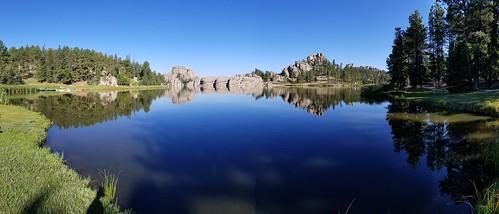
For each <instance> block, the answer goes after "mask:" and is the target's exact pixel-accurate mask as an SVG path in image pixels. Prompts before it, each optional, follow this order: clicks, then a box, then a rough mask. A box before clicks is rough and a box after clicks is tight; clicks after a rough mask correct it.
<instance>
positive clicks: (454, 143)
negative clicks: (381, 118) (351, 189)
mask: <svg viewBox="0 0 499 214" xmlns="http://www.w3.org/2000/svg"><path fill="white" fill-rule="evenodd" d="M388 113H389V114H388V117H387V120H388V124H389V125H390V127H391V130H392V136H393V141H394V148H395V151H396V152H403V151H405V152H406V153H407V155H408V157H407V161H408V163H409V164H411V165H412V166H414V167H415V166H417V165H418V164H420V163H421V161H422V160H421V159H423V158H426V164H427V165H428V167H429V168H430V169H432V170H440V169H445V170H446V172H447V175H446V176H445V177H444V178H443V179H442V180H441V181H440V188H441V191H442V192H443V193H447V194H449V195H450V196H451V197H452V198H453V199H454V200H462V199H463V198H462V197H463V196H467V195H473V194H474V193H475V189H474V187H473V184H472V182H474V183H475V184H476V185H477V187H478V189H483V188H485V187H486V186H488V185H490V184H491V183H493V182H494V180H496V179H497V178H498V176H499V170H498V169H497V167H496V166H495V163H493V160H490V159H488V158H487V156H486V155H485V151H486V150H487V149H489V148H490V146H491V145H492V144H494V143H497V142H496V140H497V137H498V136H497V126H494V125H490V123H491V122H492V123H494V122H495V121H496V120H495V119H489V120H483V119H480V120H472V118H471V119H470V118H468V119H467V120H462V121H452V122H445V121H444V122H440V123H434V122H432V121H430V120H429V119H426V120H425V119H420V120H419V121H418V120H411V118H409V117H411V116H414V114H411V113H421V114H426V115H430V114H429V113H427V112H425V110H424V109H423V108H421V107H420V106H417V105H413V104H410V103H407V102H393V103H392V104H390V105H389V107H388ZM391 114H405V115H406V116H405V117H406V118H404V116H396V117H393V116H392V115H391ZM470 117H471V116H470ZM491 120H492V121H491ZM473 133H480V134H481V135H480V136H481V137H477V136H476V135H474V134H473ZM496 148H497V147H496Z"/></svg>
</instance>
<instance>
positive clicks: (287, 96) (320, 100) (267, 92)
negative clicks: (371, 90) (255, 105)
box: [166, 76, 366, 115]
mask: <svg viewBox="0 0 499 214" xmlns="http://www.w3.org/2000/svg"><path fill="white" fill-rule="evenodd" d="M248 78H253V77H248V76H237V77H233V78H230V79H229V80H228V81H227V84H228V87H222V88H221V89H220V88H216V87H207V88H206V89H205V88H204V87H203V84H202V85H201V87H199V90H194V89H189V88H186V87H184V88H181V89H177V90H173V89H170V90H168V91H167V92H166V96H168V97H171V99H172V103H174V104H185V103H188V102H190V101H192V100H193V99H194V97H195V95H196V94H197V93H235V94H247V95H252V96H254V97H256V98H257V99H259V98H262V97H265V98H273V97H281V98H282V99H283V100H284V101H286V102H288V103H290V104H292V105H294V106H295V107H296V108H300V109H305V110H307V111H308V112H309V113H312V114H315V115H323V114H324V112H325V111H326V110H327V109H329V108H333V109H334V108H335V107H336V106H338V105H340V106H341V105H348V106H350V105H353V103H354V102H366V101H365V100H364V99H361V97H360V89H359V88H332V87H328V88H290V87H272V86H266V87H264V86H263V84H262V85H260V84H256V85H254V84H253V82H255V80H247V79H248ZM208 81H209V82H210V83H213V84H215V82H216V81H217V79H216V78H213V79H211V78H210V79H208ZM205 84H206V83H205ZM231 84H234V85H235V86H232V85H231ZM210 85H211V84H210Z"/></svg>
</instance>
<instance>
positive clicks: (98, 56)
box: [0, 40, 164, 85]
mask: <svg viewBox="0 0 499 214" xmlns="http://www.w3.org/2000/svg"><path fill="white" fill-rule="evenodd" d="M103 77H115V78H116V82H117V84H118V85H160V84H163V83H164V78H163V76H162V75H160V74H158V73H156V72H154V71H153V70H152V69H151V68H150V66H149V62H147V61H145V62H144V63H139V62H135V61H132V60H131V59H130V58H129V57H126V58H120V57H118V56H116V55H114V56H113V55H106V54H103V53H100V52H97V51H95V50H91V49H82V48H70V47H67V46H64V47H59V48H57V49H52V48H48V49H47V48H44V47H42V48H40V47H39V46H25V47H20V48H16V47H12V48H9V49H8V48H7V47H6V46H5V45H4V43H3V42H2V41H1V40H0V84H23V82H24V80H26V79H28V78H35V79H36V80H38V81H39V82H46V83H63V84H73V83H78V82H85V83H87V84H90V85H97V84H99V82H100V81H101V78H103Z"/></svg>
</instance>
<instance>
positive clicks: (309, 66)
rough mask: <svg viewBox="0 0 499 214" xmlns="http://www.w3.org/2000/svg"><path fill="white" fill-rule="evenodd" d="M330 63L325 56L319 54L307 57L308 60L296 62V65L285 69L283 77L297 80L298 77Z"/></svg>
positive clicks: (282, 73)
mask: <svg viewBox="0 0 499 214" xmlns="http://www.w3.org/2000/svg"><path fill="white" fill-rule="evenodd" d="M326 63H329V61H328V60H327V59H326V57H325V56H324V54H322V53H317V54H312V55H310V56H308V57H307V59H306V60H300V61H296V62H295V63H294V64H292V65H290V66H288V67H286V68H284V69H283V70H282V72H281V75H282V76H284V77H288V78H297V77H298V75H300V74H301V73H304V72H309V71H311V70H313V69H314V67H316V66H320V65H324V64H326Z"/></svg>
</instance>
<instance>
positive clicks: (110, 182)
mask: <svg viewBox="0 0 499 214" xmlns="http://www.w3.org/2000/svg"><path fill="white" fill-rule="evenodd" d="M101 174H102V177H103V181H102V189H103V192H104V197H106V198H107V199H108V200H109V201H115V200H116V187H117V186H118V176H116V175H114V174H113V173H111V172H109V171H107V170H103V171H102V172H101Z"/></svg>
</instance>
